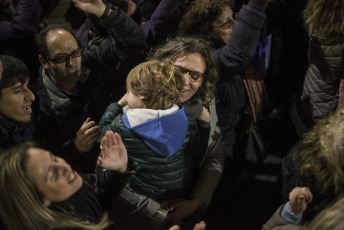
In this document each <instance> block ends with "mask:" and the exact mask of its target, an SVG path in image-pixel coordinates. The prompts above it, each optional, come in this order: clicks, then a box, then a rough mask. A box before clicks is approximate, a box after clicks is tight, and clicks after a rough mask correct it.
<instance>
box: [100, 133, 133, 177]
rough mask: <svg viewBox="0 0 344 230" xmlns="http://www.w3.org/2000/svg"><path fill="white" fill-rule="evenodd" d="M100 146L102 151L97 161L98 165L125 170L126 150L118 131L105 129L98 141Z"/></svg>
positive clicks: (120, 170)
mask: <svg viewBox="0 0 344 230" xmlns="http://www.w3.org/2000/svg"><path fill="white" fill-rule="evenodd" d="M100 147H101V150H102V152H101V156H99V157H98V161H97V164H98V165H99V166H101V167H102V168H106V169H110V170H113V171H119V172H125V171H126V170H127V164H128V155H127V150H126V148H125V146H124V144H123V141H122V138H121V136H120V135H119V134H118V133H114V132H113V131H107V132H106V133H105V136H104V137H103V139H102V140H101V142H100Z"/></svg>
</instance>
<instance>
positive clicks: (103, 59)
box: [82, 7, 146, 71]
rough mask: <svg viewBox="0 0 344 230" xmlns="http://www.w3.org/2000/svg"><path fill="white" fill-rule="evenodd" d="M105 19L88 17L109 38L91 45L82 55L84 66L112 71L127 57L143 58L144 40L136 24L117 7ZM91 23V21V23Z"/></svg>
mask: <svg viewBox="0 0 344 230" xmlns="http://www.w3.org/2000/svg"><path fill="white" fill-rule="evenodd" d="M112 10H113V12H112V13H111V14H110V15H109V16H108V17H107V18H105V19H100V18H94V17H90V18H89V19H90V20H91V19H92V20H96V22H94V23H95V24H96V25H102V26H103V27H104V28H106V30H107V31H108V34H109V35H110V37H108V38H107V39H105V40H104V41H102V42H101V43H100V44H99V45H92V46H91V47H89V49H88V50H87V51H86V52H85V53H84V54H83V57H82V62H83V64H84V65H86V66H98V67H99V68H101V69H102V70H105V71H106V70H109V71H110V70H113V69H114V68H118V66H119V64H120V63H121V62H122V61H123V60H124V59H126V58H127V57H128V56H131V57H141V56H142V57H143V55H144V52H145V48H146V39H145V37H144V35H143V32H142V30H141V28H140V27H139V26H138V25H137V23H136V22H135V21H134V20H133V19H132V18H131V17H129V16H127V15H126V14H125V13H124V12H122V11H121V10H119V9H118V8H117V7H113V8H112ZM92 22H93V21H92Z"/></svg>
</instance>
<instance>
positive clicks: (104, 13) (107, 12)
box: [100, 3, 112, 19]
mask: <svg viewBox="0 0 344 230" xmlns="http://www.w3.org/2000/svg"><path fill="white" fill-rule="evenodd" d="M111 7H112V5H111V4H110V3H108V4H107V5H106V6H105V8H104V11H103V14H102V15H101V16H100V18H101V19H105V18H107V17H108V16H109V14H110V13H111V11H112V10H111Z"/></svg>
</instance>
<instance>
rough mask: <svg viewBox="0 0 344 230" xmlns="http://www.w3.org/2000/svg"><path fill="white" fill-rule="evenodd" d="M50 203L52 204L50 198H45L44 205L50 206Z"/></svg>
mask: <svg viewBox="0 0 344 230" xmlns="http://www.w3.org/2000/svg"><path fill="white" fill-rule="evenodd" d="M50 204H51V202H50V200H47V199H44V201H43V205H44V206H45V207H49V205H50Z"/></svg>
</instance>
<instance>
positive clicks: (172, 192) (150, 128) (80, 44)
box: [0, 0, 344, 230]
mask: <svg viewBox="0 0 344 230" xmlns="http://www.w3.org/2000/svg"><path fill="white" fill-rule="evenodd" d="M285 2H287V1H279V0H247V1H243V2H242V1H239V0H161V1H149V0H147V1H138V0H136V1H135V0H59V1H58V0H55V1H47V0H12V1H11V0H0V129H1V132H0V194H1V196H0V229H1V230H17V229H19V230H20V229H30V230H37V229H90V230H91V229H92V230H98V229H99V230H101V229H104V230H105V229H108V230H110V229H111V230H112V229H113V230H136V229H137V230H146V229H147V230H162V229H170V230H177V229H183V230H188V229H194V230H204V229H206V225H207V224H206V222H205V221H204V220H205V218H206V215H205V214H206V210H207V208H208V206H209V204H210V203H211V202H212V200H213V199H212V198H213V194H214V191H215V190H216V188H217V186H218V185H219V184H220V183H228V186H231V184H230V183H231V181H225V180H224V179H223V178H225V179H227V178H234V180H240V179H241V178H239V177H240V175H241V171H242V170H247V169H248V168H247V167H252V164H257V163H258V164H259V163H260V162H261V161H262V160H264V154H266V153H265V151H267V149H266V148H265V144H266V143H263V142H264V140H263V141H262V140H261V139H260V138H261V136H257V135H258V134H259V132H264V131H265V130H264V129H262V128H263V127H264V126H262V125H261V124H262V123H263V122H266V116H267V114H269V112H271V111H272V112H274V113H276V109H275V110H274V108H271V105H272V106H273V105H275V104H276V101H278V97H275V98H273V97H274V96H276V95H274V93H273V92H276V91H278V90H279V89H276V88H273V87H278V86H280V85H279V84H271V82H272V81H271V79H272V77H274V78H278V76H277V75H278V74H276V73H277V72H278V71H277V72H276V69H278V68H277V67H276V65H277V64H276V63H278V61H279V60H280V57H283V55H284V54H285V53H286V52H287V51H286V50H283V49H282V48H281V44H278V43H276V41H278V39H279V38H281V37H277V38H276V36H279V33H280V32H281V31H280V30H281V28H282V27H281V26H276V24H277V22H276V21H274V19H276V20H277V19H278V16H276V15H277V14H276V12H277V11H278V10H281V9H284V8H283V7H286V3H285ZM302 2H303V3H304V5H303V7H302V8H301V9H300V15H299V17H300V18H301V19H302V20H301V21H302V26H303V27H304V28H305V30H304V31H305V32H308V34H307V41H309V45H308V59H307V56H306V57H304V59H305V60H304V61H305V62H306V63H308V65H307V67H306V68H305V69H304V75H303V78H304V81H299V82H302V85H298V86H297V87H296V88H299V89H302V90H299V91H297V92H294V91H293V92H291V93H290V95H287V96H285V95H284V97H287V98H288V100H292V103H293V105H294V107H292V108H293V110H292V111H291V112H292V113H293V114H294V117H296V118H295V119H297V121H298V122H295V123H294V125H295V129H296V130H298V134H299V139H298V142H297V143H295V145H293V146H291V147H290V150H289V152H288V153H287V154H285V156H283V160H282V162H281V169H282V170H281V175H282V177H283V187H282V190H281V197H283V199H284V201H285V204H283V205H281V207H279V208H278V210H277V211H276V212H275V213H274V214H273V213H271V215H272V217H271V219H269V220H266V221H267V222H266V224H264V225H263V226H258V228H260V227H261V228H262V229H264V230H268V229H284V228H285V229H314V230H315V229H341V228H339V227H340V226H342V225H343V222H344V221H343V220H342V218H341V215H343V214H342V213H343V212H342V211H343V205H342V203H343V200H344V198H342V197H343V195H344V184H343V182H342V180H343V176H344V155H343V152H342V151H344V141H343V137H344V135H343V134H344V129H342V126H343V128H344V123H343V121H344V110H343V109H344V107H343V105H344V81H343V80H342V76H344V66H343V58H344V57H343V49H344V45H343V44H344V41H343V39H342V35H343V34H344V23H343V20H338V18H339V19H343V18H344V15H343V14H344V13H343V5H344V0H340V1H338V0H330V3H329V0H327V1H326V0H307V1H306V0H305V1H302ZM285 12H287V10H285ZM296 36H297V35H296ZM283 52H285V53H283ZM286 56H288V55H286ZM301 57H303V56H302V55H301ZM281 60H283V59H281ZM281 67H283V65H281ZM282 70H283V69H282V68H280V69H279V71H282ZM301 72H302V71H301ZM282 75H283V74H282ZM274 81H276V80H275V79H274V80H273V82H274ZM272 88H273V89H272ZM280 90H281V91H282V92H285V91H284V90H285V88H283V89H282V88H281V89H280ZM271 97H272V98H271ZM278 112H281V111H278V110H277V113H278ZM282 112H283V111H282ZM295 119H294V120H295ZM299 126H302V128H300V127H299ZM256 130H258V131H259V132H258V131H256ZM300 130H302V131H300ZM262 145H263V147H262ZM243 150H244V151H243ZM257 154H260V155H259V156H257ZM249 155H250V156H249ZM252 159H255V160H254V162H253V160H252ZM257 159H258V160H257ZM224 174H231V175H229V177H227V176H228V175H227V176H225V175H224ZM221 178H222V180H221ZM229 218H230V217H229ZM228 229H229V227H228Z"/></svg>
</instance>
